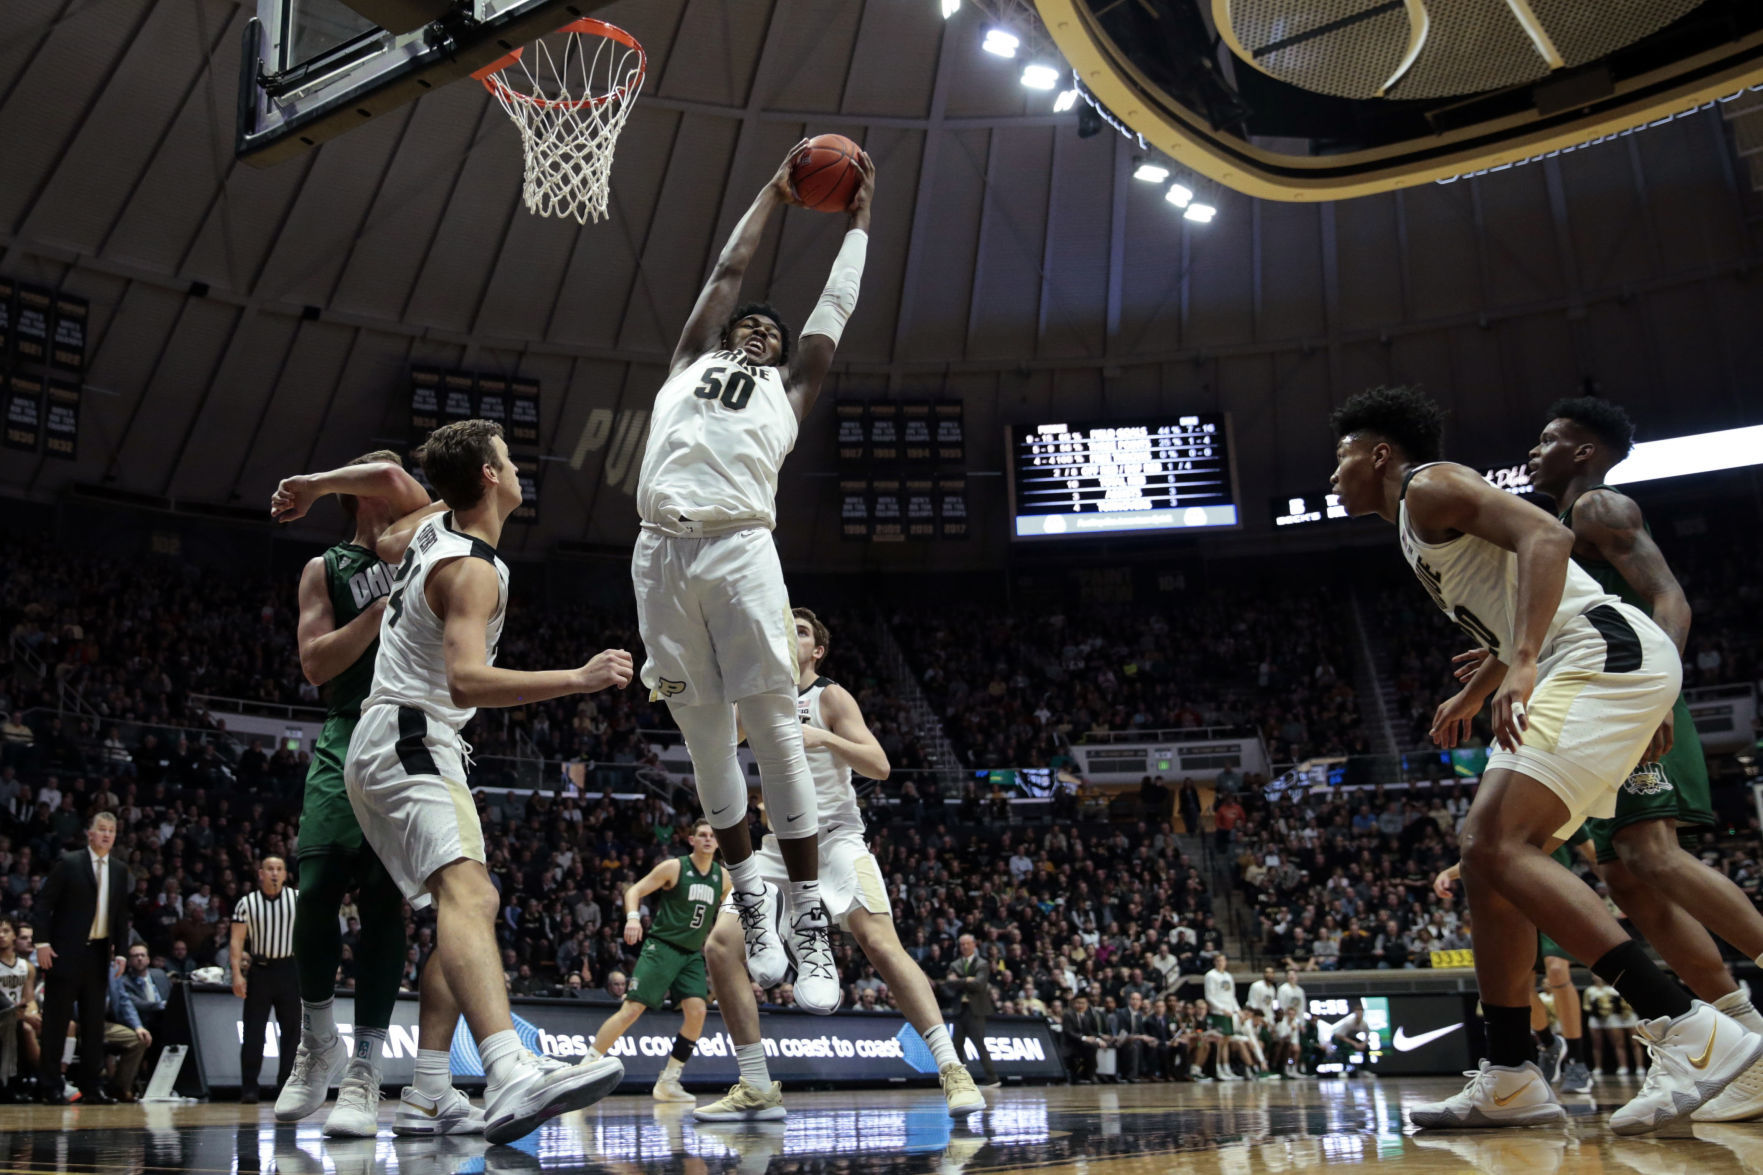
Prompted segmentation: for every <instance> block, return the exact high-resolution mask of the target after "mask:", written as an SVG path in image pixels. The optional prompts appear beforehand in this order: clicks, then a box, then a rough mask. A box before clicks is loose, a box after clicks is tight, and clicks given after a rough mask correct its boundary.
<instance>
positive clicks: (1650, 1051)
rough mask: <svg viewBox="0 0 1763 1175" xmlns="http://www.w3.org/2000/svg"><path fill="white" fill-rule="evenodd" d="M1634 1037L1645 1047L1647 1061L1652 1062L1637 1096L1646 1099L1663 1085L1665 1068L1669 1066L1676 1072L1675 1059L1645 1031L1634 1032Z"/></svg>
mask: <svg viewBox="0 0 1763 1175" xmlns="http://www.w3.org/2000/svg"><path fill="white" fill-rule="evenodd" d="M1635 1036H1636V1037H1638V1038H1639V1039H1640V1042H1641V1043H1642V1044H1644V1045H1646V1046H1647V1059H1648V1060H1649V1061H1651V1062H1652V1063H1651V1064H1650V1065H1648V1066H1647V1076H1646V1079H1645V1080H1643V1081H1642V1082H1641V1092H1640V1094H1639V1095H1638V1096H1640V1097H1646V1096H1647V1095H1648V1094H1650V1093H1652V1092H1653V1091H1654V1090H1655V1089H1657V1088H1658V1087H1659V1086H1660V1085H1661V1084H1663V1083H1664V1081H1665V1071H1666V1068H1667V1066H1669V1067H1670V1068H1671V1069H1672V1071H1673V1072H1676V1071H1677V1069H1678V1066H1677V1058H1676V1057H1673V1056H1672V1055H1671V1054H1670V1053H1669V1052H1667V1051H1666V1050H1665V1049H1663V1048H1661V1047H1660V1044H1659V1042H1658V1041H1656V1040H1654V1039H1653V1038H1652V1037H1651V1036H1648V1035H1647V1033H1646V1030H1645V1029H1639V1030H1636V1032H1635Z"/></svg>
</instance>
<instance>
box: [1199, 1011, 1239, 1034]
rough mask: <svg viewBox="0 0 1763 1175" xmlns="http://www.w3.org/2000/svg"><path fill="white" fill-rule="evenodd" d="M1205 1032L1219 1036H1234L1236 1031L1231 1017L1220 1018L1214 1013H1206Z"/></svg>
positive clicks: (1233, 1019)
mask: <svg viewBox="0 0 1763 1175" xmlns="http://www.w3.org/2000/svg"><path fill="white" fill-rule="evenodd" d="M1206 1031H1207V1032H1216V1033H1218V1035H1220V1036H1235V1035H1236V1031H1237V1022H1236V1019H1235V1018H1234V1017H1231V1016H1221V1015H1219V1014H1218V1013H1216V1012H1211V1013H1208V1014H1207V1016H1206Z"/></svg>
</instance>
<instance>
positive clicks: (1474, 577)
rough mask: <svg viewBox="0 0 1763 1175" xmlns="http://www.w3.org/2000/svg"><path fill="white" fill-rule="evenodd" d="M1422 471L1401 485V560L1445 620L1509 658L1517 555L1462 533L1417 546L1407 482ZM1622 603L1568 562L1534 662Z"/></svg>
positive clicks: (1513, 640) (1513, 643)
mask: <svg viewBox="0 0 1763 1175" xmlns="http://www.w3.org/2000/svg"><path fill="white" fill-rule="evenodd" d="M1426 468H1428V466H1425V465H1420V466H1416V467H1415V468H1414V469H1412V470H1410V471H1409V473H1408V477H1407V478H1406V479H1404V480H1403V483H1402V502H1401V509H1400V513H1399V514H1398V516H1397V520H1396V521H1397V530H1398V531H1399V533H1400V535H1401V542H1402V556H1403V558H1405V559H1407V560H1408V566H1410V567H1412V568H1413V569H1414V574H1415V575H1416V576H1418V577H1419V578H1420V582H1421V584H1422V586H1424V587H1425V588H1426V593H1427V595H1429V596H1431V597H1432V602H1433V603H1435V604H1437V605H1438V606H1439V608H1440V610H1441V611H1443V612H1444V614H1445V615H1447V616H1449V617H1450V618H1451V619H1452V620H1454V621H1455V622H1456V623H1457V625H1458V626H1459V627H1460V628H1462V629H1463V630H1464V631H1465V632H1467V633H1468V634H1469V636H1470V638H1471V639H1473V640H1475V641H1477V642H1478V643H1480V644H1482V645H1484V646H1486V648H1487V649H1488V651H1489V652H1491V653H1493V654H1494V655H1495V656H1496V657H1501V658H1504V657H1509V656H1511V650H1512V649H1513V648H1514V647H1515V646H1516V645H1517V643H1518V641H1517V635H1516V634H1515V633H1514V632H1513V621H1514V605H1515V603H1516V596H1517V591H1518V556H1517V555H1516V554H1515V553H1513V552H1511V551H1508V550H1506V549H1505V548H1504V547H1499V546H1495V545H1494V544H1493V543H1490V542H1488V541H1487V540H1486V539H1483V538H1477V537H1476V536H1474V535H1470V534H1461V535H1458V536H1457V537H1456V538H1454V539H1451V540H1450V541H1448V542H1443V543H1436V544H1434V543H1423V542H1421V541H1420V539H1419V538H1418V537H1417V536H1416V535H1415V533H1414V528H1413V527H1412V526H1410V525H1409V523H1408V481H1410V480H1412V479H1413V477H1414V475H1415V474H1416V473H1419V472H1420V471H1421V470H1422V469H1426ZM1620 602H1621V601H1619V600H1618V599H1617V598H1616V597H1615V596H1613V595H1611V594H1610V593H1609V592H1606V591H1605V590H1604V589H1603V588H1601V587H1599V586H1598V581H1597V580H1595V579H1593V578H1592V577H1591V576H1590V575H1589V574H1587V573H1586V571H1585V569H1584V568H1582V567H1581V566H1580V565H1579V564H1577V563H1575V562H1573V561H1571V560H1569V561H1568V564H1567V582H1566V584H1565V585H1564V586H1563V587H1562V589H1561V602H1560V603H1559V604H1558V605H1556V607H1555V615H1554V616H1553V617H1551V618H1550V620H1549V628H1548V631H1547V633H1545V634H1544V637H1543V646H1542V648H1540V649H1538V650H1537V659H1538V660H1539V661H1541V660H1544V659H1545V658H1546V656H1547V651H1548V648H1549V646H1550V645H1551V644H1553V643H1554V640H1555V636H1556V634H1558V633H1559V632H1560V631H1561V629H1562V628H1563V627H1565V626H1566V624H1567V622H1568V621H1570V620H1572V619H1573V618H1574V617H1576V616H1578V615H1580V614H1581V613H1583V612H1586V611H1588V610H1590V609H1592V608H1596V607H1597V606H1599V605H1600V604H1617V603H1620Z"/></svg>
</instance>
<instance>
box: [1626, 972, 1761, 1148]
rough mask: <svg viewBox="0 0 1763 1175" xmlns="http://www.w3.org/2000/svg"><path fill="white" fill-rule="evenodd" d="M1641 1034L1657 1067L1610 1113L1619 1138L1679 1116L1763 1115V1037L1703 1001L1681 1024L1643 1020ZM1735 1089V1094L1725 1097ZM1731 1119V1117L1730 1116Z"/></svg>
mask: <svg viewBox="0 0 1763 1175" xmlns="http://www.w3.org/2000/svg"><path fill="white" fill-rule="evenodd" d="M1635 1035H1636V1036H1637V1037H1639V1038H1640V1040H1641V1041H1642V1042H1643V1043H1645V1044H1646V1046H1647V1053H1648V1055H1649V1056H1650V1057H1651V1058H1652V1064H1650V1065H1649V1066H1648V1067H1647V1079H1646V1081H1644V1082H1643V1083H1642V1084H1641V1091H1640V1092H1639V1093H1637V1094H1636V1095H1635V1096H1634V1097H1633V1098H1632V1099H1631V1100H1630V1101H1629V1103H1628V1104H1627V1105H1626V1106H1623V1107H1622V1108H1621V1109H1619V1110H1617V1111H1616V1112H1615V1113H1614V1114H1611V1115H1610V1129H1611V1130H1613V1131H1615V1132H1616V1133H1617V1134H1645V1133H1647V1132H1648V1131H1650V1130H1657V1129H1659V1127H1661V1126H1664V1125H1665V1124H1666V1123H1668V1122H1672V1121H1674V1120H1676V1119H1678V1118H1683V1117H1688V1118H1695V1117H1696V1116H1697V1114H1698V1113H1700V1114H1701V1115H1702V1117H1701V1120H1702V1121H1705V1122H1723V1121H1732V1120H1734V1119H1736V1118H1743V1117H1750V1116H1752V1115H1755V1114H1757V1113H1763V1069H1759V1071H1758V1072H1756V1073H1751V1072H1748V1071H1749V1070H1751V1069H1752V1067H1753V1066H1755V1065H1757V1063H1758V1062H1759V1061H1763V1037H1758V1036H1756V1035H1755V1034H1754V1033H1750V1032H1746V1031H1745V1030H1744V1029H1743V1028H1740V1027H1739V1026H1738V1025H1737V1024H1736V1023H1734V1022H1733V1021H1732V1020H1730V1019H1728V1018H1727V1017H1725V1016H1722V1015H1721V1014H1720V1013H1719V1012H1716V1011H1715V1010H1714V1008H1713V1006H1712V1005H1711V1004H1705V1003H1703V1002H1702V1001H1701V1000H1697V1001H1695V1003H1693V1004H1692V1005H1690V1010H1689V1011H1688V1012H1685V1013H1684V1014H1683V1015H1681V1016H1679V1017H1677V1018H1676V1019H1675V1020H1674V1019H1671V1018H1670V1017H1667V1016H1661V1017H1659V1018H1658V1019H1657V1020H1643V1021H1641V1023H1640V1024H1639V1026H1637V1027H1636V1028H1635ZM1727 1090H1730V1091H1731V1093H1730V1096H1725V1097H1723V1096H1722V1093H1723V1091H1727ZM1729 1115H1730V1117H1729Z"/></svg>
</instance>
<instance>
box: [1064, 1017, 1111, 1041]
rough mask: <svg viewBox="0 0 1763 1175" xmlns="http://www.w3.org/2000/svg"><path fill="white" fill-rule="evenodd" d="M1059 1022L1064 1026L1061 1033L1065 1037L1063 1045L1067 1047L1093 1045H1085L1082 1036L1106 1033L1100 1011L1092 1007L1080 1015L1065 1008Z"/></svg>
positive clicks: (1100, 1035) (1098, 1035)
mask: <svg viewBox="0 0 1763 1175" xmlns="http://www.w3.org/2000/svg"><path fill="white" fill-rule="evenodd" d="M1061 1023H1062V1024H1063V1025H1064V1028H1065V1032H1064V1034H1063V1035H1064V1037H1065V1047H1067V1048H1075V1049H1081V1048H1086V1047H1094V1046H1086V1045H1085V1044H1084V1041H1083V1038H1084V1037H1086V1036H1095V1037H1103V1036H1107V1035H1108V1032H1107V1030H1106V1029H1105V1028H1103V1027H1102V1016H1101V1013H1099V1012H1097V1011H1096V1009H1094V1008H1091V1009H1090V1010H1089V1011H1087V1012H1084V1013H1083V1014H1082V1015H1079V1014H1078V1012H1077V1011H1076V1010H1074V1009H1071V1008H1067V1009H1066V1011H1065V1016H1064V1018H1063V1020H1062V1021H1061Z"/></svg>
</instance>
